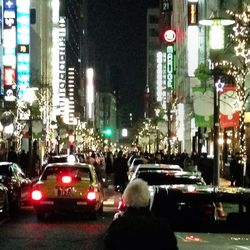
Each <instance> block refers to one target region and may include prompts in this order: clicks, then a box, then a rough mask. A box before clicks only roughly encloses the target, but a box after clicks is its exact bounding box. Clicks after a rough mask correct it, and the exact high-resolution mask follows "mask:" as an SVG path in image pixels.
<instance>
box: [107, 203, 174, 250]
mask: <svg viewBox="0 0 250 250" xmlns="http://www.w3.org/2000/svg"><path fill="white" fill-rule="evenodd" d="M104 249H105V250H125V249H126V250H128V249H129V250H177V249H178V247H177V240H176V237H175V234H174V233H173V231H172V230H171V229H170V228H169V226H168V224H167V222H166V221H164V220H162V219H161V220H158V219H157V218H156V217H154V216H153V214H152V213H151V212H150V211H149V209H148V208H139V209H138V208H132V207H129V208H127V210H126V212H125V213H124V214H123V215H122V216H120V217H118V218H117V219H116V220H114V221H113V222H112V223H111V225H110V226H109V228H108V230H107V232H106V234H105V236H104Z"/></svg>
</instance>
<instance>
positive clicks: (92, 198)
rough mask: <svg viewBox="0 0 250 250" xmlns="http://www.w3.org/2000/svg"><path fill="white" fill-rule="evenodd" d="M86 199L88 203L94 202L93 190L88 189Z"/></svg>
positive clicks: (94, 194)
mask: <svg viewBox="0 0 250 250" xmlns="http://www.w3.org/2000/svg"><path fill="white" fill-rule="evenodd" d="M87 199H88V200H89V201H94V200H95V199H96V193H95V190H94V188H92V187H90V188H89V190H88V194H87Z"/></svg>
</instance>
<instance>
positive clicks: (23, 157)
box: [19, 149, 29, 175]
mask: <svg viewBox="0 0 250 250" xmlns="http://www.w3.org/2000/svg"><path fill="white" fill-rule="evenodd" d="M19 164H20V167H21V169H22V170H23V172H24V173H25V174H26V175H27V170H28V166H29V160H28V155H27V154H26V153H25V150H24V149H22V151H21V153H20V154H19Z"/></svg>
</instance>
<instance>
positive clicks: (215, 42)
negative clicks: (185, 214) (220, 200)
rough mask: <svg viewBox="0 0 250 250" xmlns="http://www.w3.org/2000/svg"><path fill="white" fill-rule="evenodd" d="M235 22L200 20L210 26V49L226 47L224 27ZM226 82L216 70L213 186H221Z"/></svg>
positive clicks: (202, 23)
mask: <svg viewBox="0 0 250 250" xmlns="http://www.w3.org/2000/svg"><path fill="white" fill-rule="evenodd" d="M234 23H235V21H234V20H231V19H224V18H219V17H216V18H212V19H205V20H200V21H199V24H201V25H204V26H209V27H210V29H209V47H210V49H212V50H220V49H223V48H224V46H225V40H224V29H225V27H224V26H229V25H233V24H234ZM223 87H224V82H222V81H221V75H220V74H219V73H218V72H217V71H216V70H214V127H213V130H214V138H213V139H214V167H213V185H215V186H218V185H219V179H220V147H219V142H218V140H219V136H220V118H219V114H220V95H219V92H221V91H223Z"/></svg>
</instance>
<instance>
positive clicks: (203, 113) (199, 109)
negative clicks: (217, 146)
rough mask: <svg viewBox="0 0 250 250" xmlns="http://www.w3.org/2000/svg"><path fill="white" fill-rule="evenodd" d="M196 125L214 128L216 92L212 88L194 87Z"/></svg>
mask: <svg viewBox="0 0 250 250" xmlns="http://www.w3.org/2000/svg"><path fill="white" fill-rule="evenodd" d="M192 90H193V102H194V114H195V125H196V126H197V127H205V128H212V127H213V114H214V106H213V101H214V94H213V89H212V88H204V87H193V88H192Z"/></svg>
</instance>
